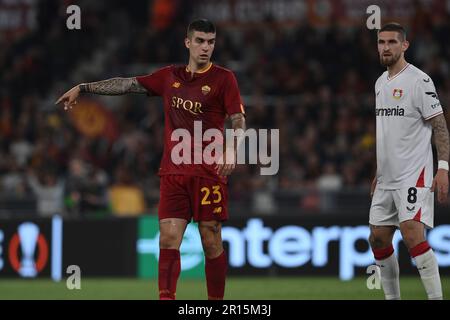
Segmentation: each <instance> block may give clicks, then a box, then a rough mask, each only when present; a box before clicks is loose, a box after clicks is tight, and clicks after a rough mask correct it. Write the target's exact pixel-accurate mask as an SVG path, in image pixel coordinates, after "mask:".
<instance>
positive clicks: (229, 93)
mask: <svg viewBox="0 0 450 320" xmlns="http://www.w3.org/2000/svg"><path fill="white" fill-rule="evenodd" d="M223 94H224V99H223V102H224V107H225V111H226V113H227V114H228V115H229V116H231V115H232V114H234V113H243V114H245V111H244V105H243V104H242V99H241V94H240V92H239V87H238V83H237V80H236V77H235V76H234V74H233V73H232V72H229V73H228V75H227V77H226V79H225V84H224V92H223Z"/></svg>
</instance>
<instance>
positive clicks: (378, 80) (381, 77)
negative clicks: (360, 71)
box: [375, 71, 388, 89]
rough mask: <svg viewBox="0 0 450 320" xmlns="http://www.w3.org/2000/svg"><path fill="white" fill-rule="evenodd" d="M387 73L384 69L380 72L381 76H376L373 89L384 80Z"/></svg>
mask: <svg viewBox="0 0 450 320" xmlns="http://www.w3.org/2000/svg"><path fill="white" fill-rule="evenodd" d="M387 73H388V72H387V71H385V72H383V73H382V74H381V76H379V77H378V79H377V81H375V89H377V88H378V87H379V86H380V85H381V84H382V83H383V81H384V80H387V76H388V74H387Z"/></svg>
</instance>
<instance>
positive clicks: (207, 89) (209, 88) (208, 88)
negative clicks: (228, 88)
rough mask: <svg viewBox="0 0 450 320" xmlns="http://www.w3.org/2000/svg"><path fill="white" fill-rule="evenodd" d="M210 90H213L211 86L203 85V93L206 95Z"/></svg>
mask: <svg viewBox="0 0 450 320" xmlns="http://www.w3.org/2000/svg"><path fill="white" fill-rule="evenodd" d="M210 91H211V87H209V86H206V85H205V86H203V87H202V93H203V95H205V96H206V95H207V94H208V93H209V92H210Z"/></svg>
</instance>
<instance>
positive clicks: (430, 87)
mask: <svg viewBox="0 0 450 320" xmlns="http://www.w3.org/2000/svg"><path fill="white" fill-rule="evenodd" d="M414 91H415V102H416V106H417V108H418V109H419V112H420V113H421V114H422V117H423V118H424V119H425V120H429V119H431V118H433V117H435V116H437V115H439V114H441V113H443V111H442V106H441V103H440V101H439V97H438V95H437V91H436V88H435V87H434V84H433V81H432V80H431V78H430V77H425V78H424V79H422V78H419V79H418V80H417V81H416V85H415V90H414Z"/></svg>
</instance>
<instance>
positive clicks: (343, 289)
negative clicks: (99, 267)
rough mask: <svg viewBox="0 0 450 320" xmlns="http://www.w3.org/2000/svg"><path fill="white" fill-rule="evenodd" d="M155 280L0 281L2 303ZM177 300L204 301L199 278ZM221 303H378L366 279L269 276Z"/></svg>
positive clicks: (136, 288) (119, 295) (117, 289)
mask: <svg viewBox="0 0 450 320" xmlns="http://www.w3.org/2000/svg"><path fill="white" fill-rule="evenodd" d="M400 286H401V289H402V298H403V299H425V298H426V296H425V292H424V289H423V287H422V283H421V282H420V279H419V277H418V276H417V277H402V278H401V283H400ZM442 287H443V290H444V297H446V298H450V277H443V278H442ZM157 292H158V289H157V281H155V280H138V279H92V278H90V279H89V278H87V279H82V280H81V290H69V289H67V287H66V282H65V280H63V281H61V282H58V283H55V282H52V281H50V280H11V279H0V300H3V299H121V300H122V299H157ZM177 298H178V299H193V300H196V299H205V298H206V285H205V282H204V281H200V280H184V279H181V280H180V281H179V283H178V292H177ZM225 298H226V299H233V300H234V299H236V300H240V299H249V300H253V299H255V300H277V299H283V300H297V299H317V300H321V299H345V300H347V299H369V300H370V299H383V293H382V291H381V290H376V289H375V290H369V289H367V286H366V278H356V279H355V280H352V281H348V282H341V281H340V280H338V279H337V278H332V277H289V278H285V277H282V278H270V277H257V278H256V277H253V278H241V277H239V278H238V277H230V278H229V279H228V282H227V287H226V294H225Z"/></svg>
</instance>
